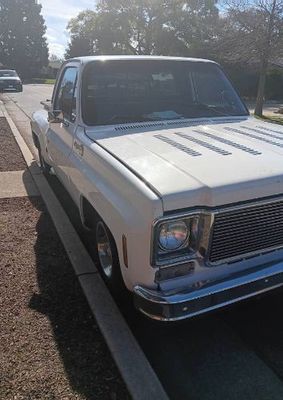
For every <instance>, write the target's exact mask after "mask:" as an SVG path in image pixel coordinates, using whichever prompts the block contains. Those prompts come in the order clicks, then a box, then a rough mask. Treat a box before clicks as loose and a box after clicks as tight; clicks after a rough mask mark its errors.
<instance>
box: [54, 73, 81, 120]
mask: <svg viewBox="0 0 283 400" xmlns="http://www.w3.org/2000/svg"><path fill="white" fill-rule="evenodd" d="M76 96H77V68H75V67H67V68H66V69H65V71H64V73H63V76H62V78H61V82H60V86H59V88H58V89H57V94H56V99H55V105H54V106H55V107H54V109H55V110H60V111H62V114H63V118H65V119H67V120H68V121H71V122H74V121H75V119H76Z"/></svg>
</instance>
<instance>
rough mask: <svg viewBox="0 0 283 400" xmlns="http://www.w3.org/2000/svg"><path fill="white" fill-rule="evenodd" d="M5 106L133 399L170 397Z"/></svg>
mask: <svg viewBox="0 0 283 400" xmlns="http://www.w3.org/2000/svg"><path fill="white" fill-rule="evenodd" d="M1 108H2V110H3V113H4V116H5V117H6V119H7V121H8V123H9V125H10V127H11V130H12V132H13V135H14V137H15V139H16V141H17V143H18V145H19V147H20V150H21V152H22V154H23V156H24V159H25V161H26V163H27V166H28V168H29V171H30V173H31V175H32V177H33V179H34V181H35V184H36V186H37V188H38V190H39V192H40V194H41V196H42V198H43V200H44V202H45V205H46V207H47V209H48V212H49V214H50V216H51V218H52V220H53V223H54V225H55V227H56V230H57V232H58V234H59V236H60V239H61V241H62V243H63V246H64V248H65V250H66V252H67V254H68V256H69V259H70V262H71V264H72V266H73V268H74V270H75V273H76V275H77V276H78V279H79V282H80V285H81V287H82V290H83V292H84V294H85V296H86V298H87V300H88V303H89V306H90V308H91V310H92V312H93V314H94V316H95V319H96V321H97V323H98V325H99V328H100V330H101V332H102V334H103V336H104V338H105V341H106V342H107V345H108V347H109V349H110V352H111V354H112V356H113V358H114V360H115V362H116V364H117V367H118V369H119V371H120V373H121V375H122V377H123V380H124V381H125V383H126V386H127V388H128V390H129V393H130V394H131V396H132V398H133V400H169V397H168V396H167V394H166V392H165V390H164V388H163V387H162V385H161V383H160V381H159V379H158V377H157V375H156V374H155V372H154V370H153V369H152V367H151V365H150V364H149V362H148V360H147V358H146V357H145V355H144V353H143V351H142V349H141V348H140V346H139V344H138V343H137V341H136V339H135V337H134V336H133V334H132V332H131V331H130V329H129V327H128V325H127V323H126V322H125V320H124V318H123V316H122V315H121V313H120V311H119V309H118V307H117V305H116V303H115V302H114V300H113V299H112V297H111V295H110V293H109V291H108V289H107V288H106V286H105V284H104V282H103V280H102V278H101V277H100V275H99V274H98V273H97V269H96V267H95V265H94V263H93V261H92V259H91V258H90V256H89V254H88V253H87V251H86V249H85V247H84V245H83V244H82V242H81V240H80V238H79V236H78V234H77V232H76V231H75V229H74V228H73V226H72V224H71V222H70V220H69V218H68V217H67V215H66V213H65V211H64V209H63V207H62V206H61V204H60V203H59V201H58V199H57V197H56V196H55V194H54V193H53V191H52V189H51V188H50V186H49V184H48V182H47V180H46V179H45V177H44V175H43V174H42V173H41V171H40V169H39V167H38V165H37V164H36V162H35V160H34V157H33V155H32V153H31V152H30V150H29V148H28V147H27V145H26V143H25V141H24V140H23V138H22V136H21V134H20V132H19V131H18V129H17V128H16V126H15V124H14V122H13V121H12V119H11V118H10V116H9V114H8V112H7V111H6V109H5V107H4V106H3V105H2V107H1Z"/></svg>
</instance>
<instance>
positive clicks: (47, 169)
mask: <svg viewBox="0 0 283 400" xmlns="http://www.w3.org/2000/svg"><path fill="white" fill-rule="evenodd" d="M38 157H39V165H40V169H41V171H42V172H43V173H44V174H45V175H49V173H50V169H51V166H50V165H49V164H47V162H45V160H44V158H43V156H42V153H41V148H40V146H38Z"/></svg>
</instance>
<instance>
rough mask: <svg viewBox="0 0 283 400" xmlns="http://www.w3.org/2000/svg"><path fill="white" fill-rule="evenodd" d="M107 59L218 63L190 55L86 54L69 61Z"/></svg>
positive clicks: (82, 62)
mask: <svg viewBox="0 0 283 400" xmlns="http://www.w3.org/2000/svg"><path fill="white" fill-rule="evenodd" d="M107 60H112V61H114V60H160V61H162V60H164V61H165V60H166V61H188V62H203V63H212V64H216V62H215V61H212V60H206V59H204V58H189V57H168V56H124V55H115V56H85V57H74V58H71V59H69V60H67V61H66V62H68V61H79V62H80V63H81V64H87V63H89V62H92V61H107Z"/></svg>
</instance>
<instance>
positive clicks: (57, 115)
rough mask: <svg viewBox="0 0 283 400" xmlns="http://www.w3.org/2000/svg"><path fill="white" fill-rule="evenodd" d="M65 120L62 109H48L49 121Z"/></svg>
mask: <svg viewBox="0 0 283 400" xmlns="http://www.w3.org/2000/svg"><path fill="white" fill-rule="evenodd" d="M62 121H63V114H62V111H61V110H49V111H48V122H52V123H53V124H54V123H57V124H58V123H61V122H62Z"/></svg>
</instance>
